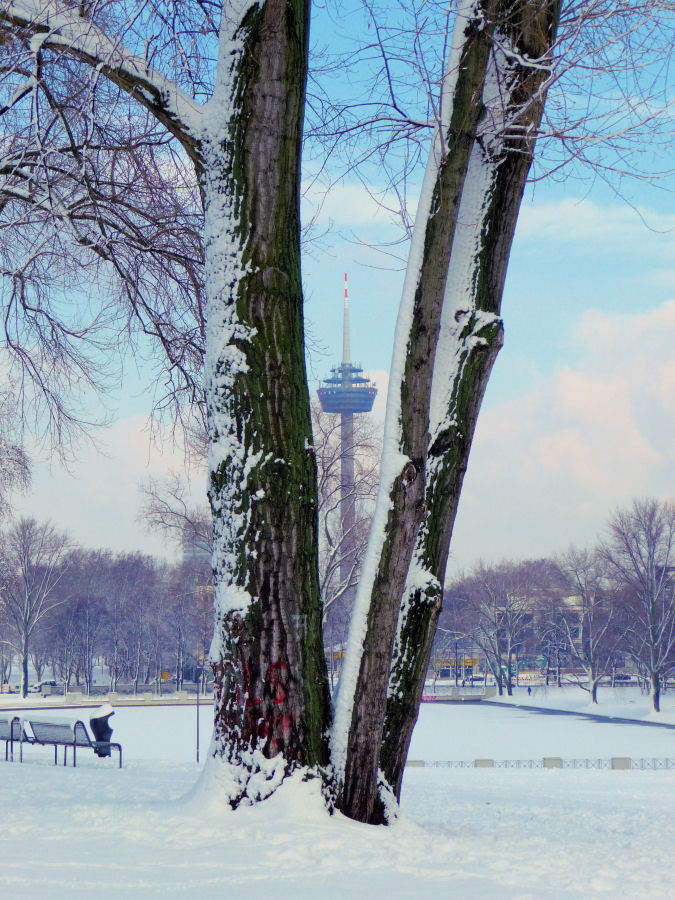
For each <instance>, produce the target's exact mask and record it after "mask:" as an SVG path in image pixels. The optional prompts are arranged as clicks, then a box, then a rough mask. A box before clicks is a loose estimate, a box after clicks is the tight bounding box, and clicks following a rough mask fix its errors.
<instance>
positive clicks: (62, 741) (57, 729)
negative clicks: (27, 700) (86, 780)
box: [14, 716, 122, 769]
mask: <svg viewBox="0 0 675 900" xmlns="http://www.w3.org/2000/svg"><path fill="white" fill-rule="evenodd" d="M21 724H22V725H23V728H22V730H21V731H20V737H19V745H20V760H21V762H23V745H24V744H40V745H42V746H48V745H53V747H54V765H56V764H57V762H58V748H59V747H63V765H64V766H65V765H66V764H67V760H68V748H72V751H73V766H76V765H77V751H78V748H79V749H82V748H87V749H89V750H93V751H94V753H95V754H96V755H97V756H101V757H103V756H110V755H111V751H112V750H117V753H118V754H119V767H120V769H121V768H122V745H121V744H117V743H113V742H111V741H109V740H107V741H96V740H94V739H93V738H92V737H91V736H90V734H89V732H88V731H87V726H86V725H85V724H84V722H82V721H79V720H78V721H77V722H69V721H67V720H65V719H61V720H57V719H46V718H43V717H42V716H39V717H38V716H26V717H24V718H23V719H22V720H21ZM14 740H16V738H14Z"/></svg>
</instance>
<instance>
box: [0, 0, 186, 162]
mask: <svg viewBox="0 0 675 900" xmlns="http://www.w3.org/2000/svg"><path fill="white" fill-rule="evenodd" d="M0 23H3V24H4V25H5V27H7V26H10V27H15V28H20V29H23V30H25V31H27V32H28V33H29V34H30V35H32V39H31V49H32V50H33V51H34V52H38V51H39V50H40V49H49V50H58V51H61V52H63V53H67V54H69V55H71V56H74V57H77V58H78V59H80V60H82V61H83V62H85V63H88V64H89V65H90V66H92V68H95V69H96V71H97V72H100V73H101V74H103V75H104V76H105V77H106V78H108V79H110V81H112V82H114V83H115V84H117V85H118V86H119V87H121V88H122V89H123V90H125V91H126V92H127V93H129V94H131V95H133V96H134V97H135V98H137V99H138V101H139V102H140V103H142V104H143V105H144V106H145V107H146V108H147V109H148V110H150V112H152V114H153V115H154V116H155V117H156V118H157V119H158V120H159V121H161V122H162V124H163V125H164V126H165V127H166V128H167V129H168V130H169V131H170V132H171V133H172V134H173V135H174V136H176V137H177V138H178V139H179V140H180V141H181V143H182V144H183V146H184V147H185V149H186V150H187V152H188V153H189V154H190V155H191V156H195V155H196V149H197V143H198V138H199V133H200V121H201V106H200V104H199V103H197V102H196V101H195V100H193V99H192V98H191V97H190V96H189V95H188V94H186V93H185V92H184V91H182V90H181V89H180V88H179V87H178V86H177V85H176V84H175V83H174V82H173V81H171V80H170V79H168V78H166V77H165V76H164V75H162V74H161V72H158V71H157V70H156V69H155V68H153V66H152V65H150V63H149V62H148V61H146V60H144V59H143V58H141V57H138V56H136V55H135V54H133V53H131V52H130V51H129V50H127V49H126V48H125V47H124V46H123V45H122V44H121V43H120V42H118V41H115V40H112V39H111V38H110V37H108V35H106V34H105V33H104V32H103V30H102V29H101V28H100V27H99V26H98V25H96V24H95V23H94V22H92V21H91V19H87V18H84V17H83V16H81V15H79V14H78V12H77V11H76V10H75V9H71V8H68V7H66V6H64V5H63V4H62V3H59V2H54V0H10V2H4V3H2V4H1V5H0ZM0 27H2V26H1V25H0Z"/></svg>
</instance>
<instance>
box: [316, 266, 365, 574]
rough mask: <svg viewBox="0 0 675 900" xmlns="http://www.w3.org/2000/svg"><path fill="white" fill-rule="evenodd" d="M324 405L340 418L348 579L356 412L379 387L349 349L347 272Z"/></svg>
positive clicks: (322, 391)
mask: <svg viewBox="0 0 675 900" xmlns="http://www.w3.org/2000/svg"><path fill="white" fill-rule="evenodd" d="M318 394H319V401H320V402H321V408H322V409H323V411H324V412H327V413H338V414H339V415H340V417H341V422H340V425H341V427H340V519H341V520H342V535H343V552H342V553H341V560H340V581H341V582H342V583H343V584H345V583H346V582H347V580H348V579H349V576H350V572H351V569H352V565H353V557H354V538H355V535H354V525H355V521H356V510H355V500H356V497H355V482H354V415H355V414H356V413H369V412H370V411H371V409H372V408H373V401H374V400H375V395H376V394H377V388H376V387H375V385H374V384H373V382H372V381H371V380H370V379H369V378H365V377H364V376H363V369H362V368H361V367H360V366H355V365H353V364H352V361H351V356H350V350H349V297H348V295H347V275H346V273H345V300H344V322H343V331H342V364H341V365H339V366H338V367H337V368H336V369H333V370H332V371H331V373H330V377H329V378H326V379H325V381H324V382H323V386H322V387H320V388H319V390H318Z"/></svg>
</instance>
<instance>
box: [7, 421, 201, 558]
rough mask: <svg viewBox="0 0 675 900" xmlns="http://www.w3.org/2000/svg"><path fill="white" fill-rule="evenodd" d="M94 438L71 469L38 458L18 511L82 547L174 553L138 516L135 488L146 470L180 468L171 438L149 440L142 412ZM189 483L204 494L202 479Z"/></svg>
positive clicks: (180, 457) (153, 472) (158, 474)
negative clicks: (65, 534)
mask: <svg viewBox="0 0 675 900" xmlns="http://www.w3.org/2000/svg"><path fill="white" fill-rule="evenodd" d="M95 437H96V444H97V445H96V446H91V445H85V446H83V447H82V448H81V454H80V456H79V458H78V460H77V462H76V463H75V464H74V465H73V467H72V471H71V472H69V471H66V470H65V469H64V468H63V467H61V466H60V465H59V464H58V463H57V462H52V464H51V466H50V465H48V464H47V463H46V462H40V461H38V462H37V463H36V466H35V472H34V479H33V488H32V491H31V493H30V495H29V496H27V497H25V498H19V499H18V500H17V502H16V503H15V504H14V506H15V510H16V512H17V514H21V515H31V516H34V517H35V518H37V519H39V520H44V519H50V520H51V521H52V522H54V523H55V524H56V525H57V526H58V527H59V528H61V529H63V530H65V531H67V532H68V533H69V534H70V535H71V536H72V537H73V538H74V539H75V540H76V541H78V542H79V543H81V544H83V545H84V546H87V547H109V548H110V549H112V550H115V551H119V550H140V551H142V552H147V553H157V554H165V555H168V556H172V557H173V556H175V550H174V549H173V548H172V547H170V546H169V547H168V546H166V545H165V543H164V541H163V539H162V538H161V537H159V536H156V535H149V534H148V533H147V532H146V531H145V529H144V527H143V525H142V524H141V523H140V522H139V521H138V513H139V510H140V506H141V496H140V494H139V491H138V488H139V485H140V484H141V483H142V482H143V481H144V480H146V479H147V477H148V476H150V475H152V476H154V477H161V476H162V475H166V474H167V473H168V472H170V471H175V470H180V469H182V467H183V455H182V453H180V452H179V451H178V450H177V449H175V448H174V447H173V446H172V445H171V443H170V441H165V442H162V443H161V445H160V444H159V443H157V442H153V441H151V440H150V433H149V430H148V421H147V419H145V418H143V417H141V416H134V417H130V418H126V419H121V420H120V421H118V422H116V423H115V424H114V425H112V426H111V427H110V428H106V429H102V430H101V431H100V432H98V433H97V434H96V436H95ZM192 488H193V492H194V494H195V496H197V495H198V494H199V493H201V494H202V496H203V494H204V492H205V483H204V478H203V477H202V476H199V475H196V477H195V478H194V481H193V484H192Z"/></svg>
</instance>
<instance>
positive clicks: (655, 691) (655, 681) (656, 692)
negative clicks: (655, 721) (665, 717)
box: [650, 672, 661, 712]
mask: <svg viewBox="0 0 675 900" xmlns="http://www.w3.org/2000/svg"><path fill="white" fill-rule="evenodd" d="M650 680H651V694H652V709H653V710H654V712H661V679H660V677H659V673H658V672H652V673H651V679H650Z"/></svg>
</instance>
